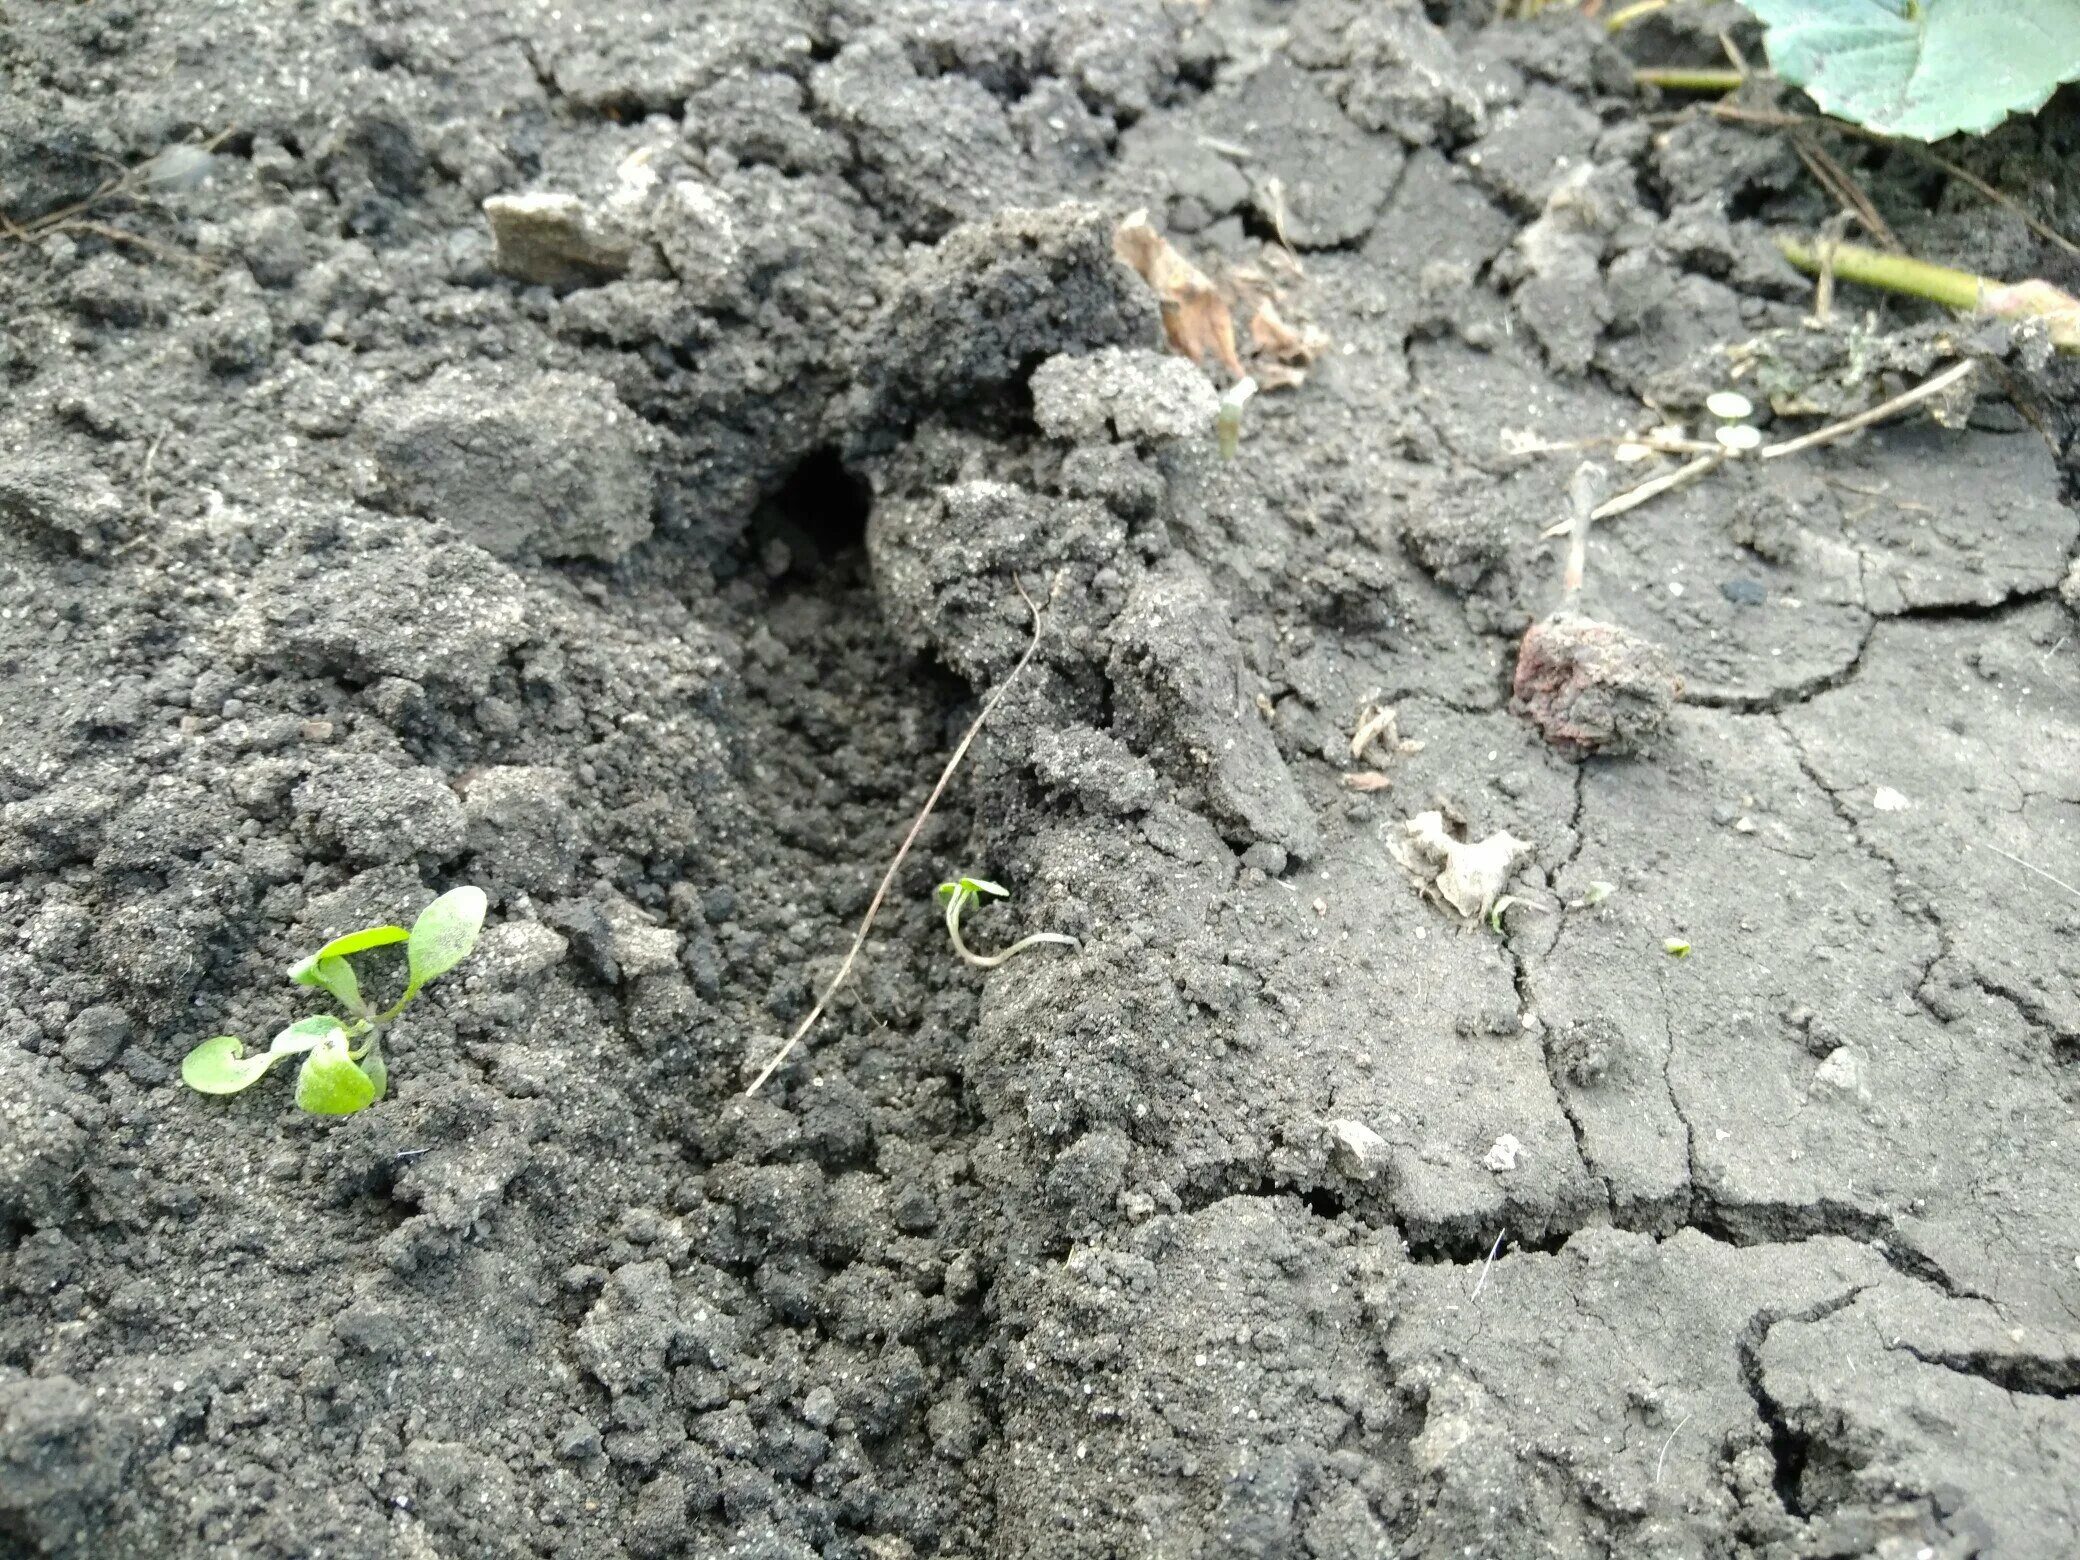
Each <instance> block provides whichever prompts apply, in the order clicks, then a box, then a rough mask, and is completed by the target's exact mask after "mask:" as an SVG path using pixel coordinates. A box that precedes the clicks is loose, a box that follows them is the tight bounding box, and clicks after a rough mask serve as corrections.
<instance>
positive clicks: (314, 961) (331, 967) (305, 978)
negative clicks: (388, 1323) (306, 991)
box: [289, 928, 396, 1013]
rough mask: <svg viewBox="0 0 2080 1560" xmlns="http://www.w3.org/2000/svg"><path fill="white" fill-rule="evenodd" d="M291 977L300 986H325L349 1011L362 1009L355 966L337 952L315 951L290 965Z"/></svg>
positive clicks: (359, 985) (359, 984) (359, 983)
mask: <svg viewBox="0 0 2080 1560" xmlns="http://www.w3.org/2000/svg"><path fill="white" fill-rule="evenodd" d="M391 930H395V928H391ZM391 941H393V942H394V941H396V939H395V938H392V939H391ZM289 978H290V979H291V980H293V981H295V982H296V984H297V985H299V986H322V987H324V988H325V990H327V991H329V992H331V993H332V995H333V996H334V997H335V998H336V999H337V1000H338V1001H339V1003H340V1005H341V1006H342V1007H344V1008H345V1009H346V1010H347V1011H348V1012H349V1013H359V1012H361V1011H362V1006H361V982H360V981H358V980H356V979H355V978H354V966H353V965H351V964H349V963H348V962H347V961H346V960H345V959H343V958H340V957H339V956H337V955H335V954H320V953H314V954H312V955H311V956H310V957H309V958H308V959H305V960H304V961H303V962H302V963H300V964H292V965H290V966H289Z"/></svg>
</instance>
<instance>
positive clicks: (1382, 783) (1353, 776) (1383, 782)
mask: <svg viewBox="0 0 2080 1560" xmlns="http://www.w3.org/2000/svg"><path fill="white" fill-rule="evenodd" d="M1343 783H1344V784H1345V785H1346V786H1348V787H1350V789H1351V790H1353V791H1384V790H1385V789H1386V788H1387V787H1388V786H1390V785H1392V784H1393V783H1394V781H1393V779H1392V777H1390V776H1388V775H1383V774H1381V773H1380V772H1379V771H1378V770H1377V769H1359V770H1355V771H1353V772H1352V773H1350V774H1347V775H1345V776H1344V777H1343Z"/></svg>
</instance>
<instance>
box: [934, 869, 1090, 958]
mask: <svg viewBox="0 0 2080 1560" xmlns="http://www.w3.org/2000/svg"><path fill="white" fill-rule="evenodd" d="M935 892H936V893H937V894H938V896H939V903H941V904H942V905H944V906H945V907H946V935H947V936H948V937H950V938H952V939H953V951H954V952H955V953H957V954H959V955H960V956H961V958H962V959H963V960H965V961H966V962H967V963H969V964H972V965H974V966H975V968H977V969H978V970H993V969H995V968H996V967H997V966H998V965H999V964H1002V963H1004V962H1005V961H1006V960H1007V959H1010V958H1012V957H1014V956H1015V955H1017V954H1019V953H1022V952H1024V951H1025V950H1026V949H1028V948H1030V947H1032V946H1033V944H1035V943H1060V944H1061V945H1062V946H1063V947H1065V948H1080V947H1082V946H1083V945H1082V944H1081V943H1079V942H1078V941H1077V940H1076V939H1075V938H1073V937H1070V936H1067V935H1065V934H1064V933H1061V932H1030V933H1028V934H1027V935H1026V936H1024V937H1021V938H1019V940H1018V941H1017V942H1015V943H1013V944H1012V945H1011V946H1010V947H1008V948H1006V949H1004V950H1003V951H1002V952H1000V953H977V952H976V951H975V950H974V949H972V948H970V947H969V946H968V945H967V943H966V942H964V941H963V940H962V939H961V914H962V912H963V911H965V910H966V909H967V908H968V906H970V905H972V904H977V903H979V902H980V901H981V899H982V896H983V895H984V894H988V895H989V896H990V897H991V898H993V899H1009V898H1010V897H1011V891H1010V890H1009V889H1007V888H1002V887H999V886H998V885H997V884H995V883H991V882H987V881H985V880H984V879H982V878H971V877H964V878H962V879H960V881H958V882H955V883H941V884H940V885H939V887H938V888H937V890H935Z"/></svg>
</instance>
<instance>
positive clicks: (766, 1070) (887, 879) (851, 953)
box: [744, 575, 1062, 1095]
mask: <svg viewBox="0 0 2080 1560" xmlns="http://www.w3.org/2000/svg"><path fill="white" fill-rule="evenodd" d="M1012 583H1013V584H1014V585H1018V597H1019V600H1021V601H1023V602H1024V603H1025V604H1026V610H1027V611H1028V612H1030V613H1032V614H1033V638H1032V641H1031V642H1030V643H1029V644H1028V645H1027V646H1026V650H1025V654H1024V655H1022V656H1020V657H1019V658H1018V664H1017V665H1016V666H1014V667H1012V668H1011V671H1010V673H1009V675H1007V676H1006V677H1005V678H1004V680H1003V681H1002V682H1000V683H998V684H997V688H996V692H994V693H992V694H991V695H990V696H989V700H988V702H987V703H985V704H984V705H983V706H982V711H981V713H980V714H978V715H977V716H976V717H975V719H974V720H973V721H972V722H971V723H970V724H969V726H968V729H967V730H966V731H965V732H963V733H962V735H961V740H960V743H959V745H958V746H956V747H955V748H954V750H953V756H952V757H951V758H949V759H947V760H946V767H945V768H944V769H942V770H940V771H939V783H938V784H937V785H935V786H933V787H932V794H931V795H930V796H927V797H926V798H925V799H924V806H923V807H921V808H919V809H918V812H917V816H916V817H915V818H914V819H912V820H911V822H910V832H909V833H908V834H906V835H904V836H903V843H902V845H901V846H899V847H898V848H897V850H896V854H895V859H894V860H893V861H891V862H889V864H888V870H887V871H886V872H884V873H882V875H881V886H880V887H879V888H877V889H875V890H874V898H873V901H872V903H870V904H869V905H868V906H867V913H866V914H865V915H864V916H862V917H861V918H860V923H859V931H858V932H857V933H855V934H854V936H853V939H852V947H851V948H850V949H849V950H848V951H847V952H846V954H845V962H844V963H843V964H841V965H839V966H838V973H837V974H836V975H833V976H832V977H831V983H830V984H829V985H828V986H826V987H824V988H823V995H822V996H820V997H818V998H817V999H816V1006H814V1007H813V1008H811V1009H809V1016H808V1017H807V1018H805V1019H803V1020H802V1021H801V1023H800V1024H799V1025H797V1026H796V1028H795V1032H794V1033H793V1034H791V1035H789V1036H788V1037H787V1044H785V1045H783V1046H782V1047H780V1049H779V1050H778V1051H777V1052H775V1053H774V1056H773V1059H772V1060H771V1061H769V1062H767V1063H766V1064H765V1066H764V1067H762V1068H760V1069H759V1073H758V1076H757V1077H756V1078H753V1079H752V1080H751V1086H750V1087H749V1088H747V1089H746V1090H745V1091H744V1092H745V1093H746V1094H747V1095H750V1094H756V1093H757V1092H758V1091H759V1090H760V1089H761V1088H762V1087H763V1086H764V1085H765V1081H766V1080H767V1079H768V1078H770V1077H772V1076H773V1074H774V1073H775V1072H777V1071H779V1068H780V1064H781V1063H782V1062H784V1061H786V1060H787V1059H788V1057H790V1056H792V1055H793V1054H794V1048H795V1047H796V1046H798V1045H800V1044H801V1043H802V1036H804V1035H806V1034H807V1033H808V1032H809V1031H810V1030H811V1029H813V1028H814V1027H815V1026H816V1021H817V1020H818V1019H819V1018H821V1017H823V1010H824V1009H825V1008H827V1007H829V1006H830V1003H831V998H832V997H835V996H836V995H837V994H838V988H839V987H840V986H842V985H844V984H845V978H846V976H848V975H850V974H851V973H852V966H853V965H854V964H855V963H857V962H858V960H859V951H860V949H862V948H864V947H865V946H866V945H867V933H869V932H871V931H872V930H873V929H874V917H876V916H877V915H879V914H880V913H881V902H882V901H883V900H884V899H886V898H888V890H889V888H890V886H891V885H893V884H894V882H895V880H896V874H897V873H898V872H900V871H902V870H903V863H904V862H905V861H907V860H908V859H909V857H910V847H911V846H912V845H915V844H916V843H917V836H918V835H919V834H921V833H923V832H924V821H925V819H927V818H929V817H931V815H932V809H933V808H934V807H936V806H938V805H939V798H940V797H941V796H943V795H944V794H945V793H946V787H947V786H948V785H950V784H952V783H953V773H954V771H955V770H956V769H959V768H960V767H961V760H962V759H964V758H966V757H967V756H968V749H969V747H971V746H972V745H973V744H974V741H975V738H976V737H977V736H978V735H980V734H981V731H982V727H983V723H984V722H986V721H987V720H988V719H989V718H990V716H991V715H993V714H995V713H996V708H997V706H998V705H999V704H1002V703H1003V702H1004V695H1005V694H1007V693H1009V692H1010V691H1011V685H1012V684H1013V683H1015V682H1017V681H1018V674H1019V673H1020V672H1023V671H1024V670H1025V669H1026V665H1027V663H1028V662H1030V661H1031V660H1032V659H1033V652H1034V651H1036V650H1038V649H1039V648H1040V609H1039V608H1038V607H1036V606H1034V605H1033V598H1032V597H1031V596H1028V595H1027V594H1026V588H1025V586H1024V585H1023V584H1020V583H1019V581H1018V578H1017V576H1015V575H1014V576H1013V577H1012ZM1061 583H1062V582H1061V578H1060V576H1056V579H1055V588H1056V590H1059V589H1060V588H1061ZM1049 599H1050V600H1051V599H1053V598H1052V595H1050V597H1049Z"/></svg>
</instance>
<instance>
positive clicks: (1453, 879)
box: [1402, 809, 1531, 920]
mask: <svg viewBox="0 0 2080 1560" xmlns="http://www.w3.org/2000/svg"><path fill="white" fill-rule="evenodd" d="M1402 830H1403V832H1405V833H1406V834H1407V836H1408V840H1409V844H1410V845H1411V846H1413V847H1414V849H1415V850H1416V851H1417V852H1418V853H1419V854H1420V855H1422V856H1424V857H1426V858H1427V859H1428V860H1429V861H1430V862H1431V863H1432V864H1433V865H1434V867H1435V870H1436V881H1435V883H1434V885H1433V886H1434V887H1435V888H1436V890H1437V892H1438V895H1439V897H1441V898H1442V899H1443V900H1444V902H1445V903H1446V904H1448V905H1450V906H1451V907H1452V908H1453V909H1454V910H1456V911H1458V912H1459V914H1460V915H1462V916H1464V917H1466V918H1467V919H1468V920H1471V919H1473V917H1475V916H1477V915H1479V916H1485V915H1487V914H1488V912H1489V911H1490V910H1492V909H1493V908H1494V907H1495V901H1496V899H1497V897H1498V896H1500V894H1501V893H1502V889H1503V885H1504V884H1506V883H1507V882H1508V881H1509V879H1510V874H1511V873H1512V872H1513V871H1515V870H1516V865H1517V863H1518V862H1519V861H1520V860H1522V859H1523V858H1524V857H1525V856H1527V855H1529V854H1530V853H1531V847H1530V845H1529V844H1527V843H1526V842H1525V841H1523V840H1520V839H1518V838H1517V837H1516V836H1515V835H1514V834H1511V833H1510V832H1509V831H1508V830H1507V829H1498V830H1496V831H1495V833H1493V834H1491V835H1489V836H1488V837H1487V838H1486V839H1484V840H1456V839H1453V838H1452V836H1451V834H1450V832H1449V831H1448V830H1447V829H1446V828H1445V822H1444V814H1443V813H1441V812H1438V811H1436V810H1435V809H1433V810H1431V811H1429V812H1423V813H1417V814H1416V815H1415V816H1414V817H1413V818H1411V819H1409V820H1408V821H1407V822H1406V823H1404V824H1403V825H1402Z"/></svg>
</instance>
